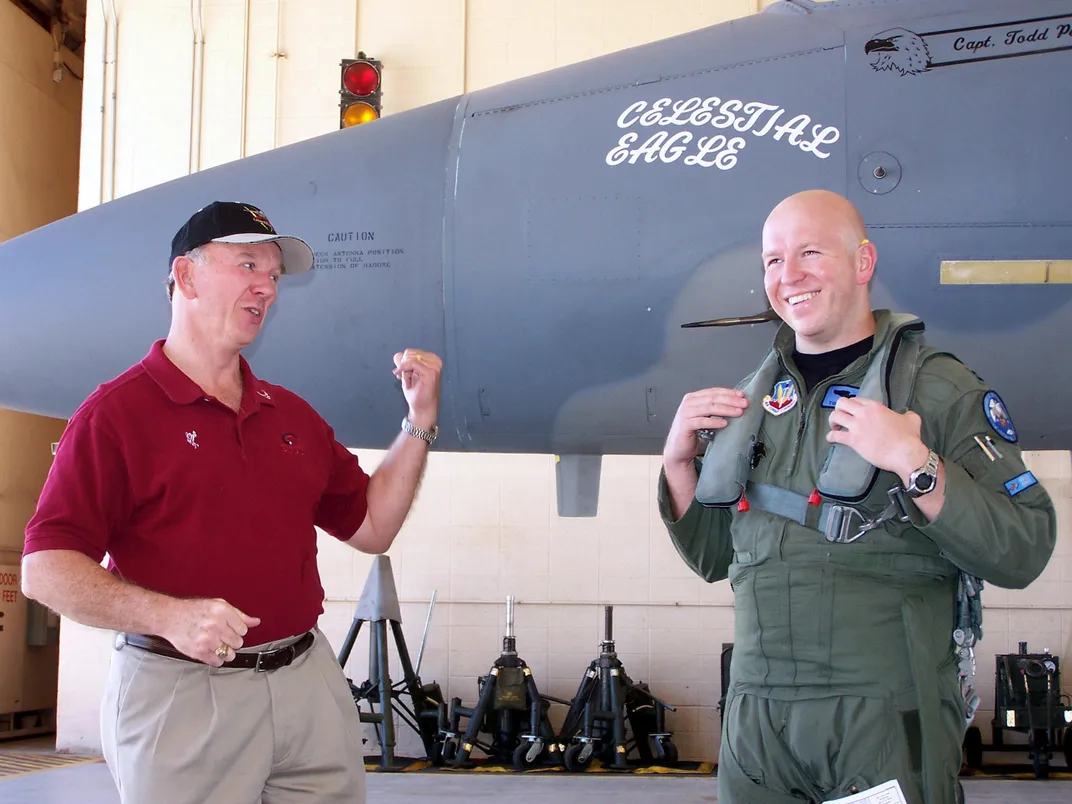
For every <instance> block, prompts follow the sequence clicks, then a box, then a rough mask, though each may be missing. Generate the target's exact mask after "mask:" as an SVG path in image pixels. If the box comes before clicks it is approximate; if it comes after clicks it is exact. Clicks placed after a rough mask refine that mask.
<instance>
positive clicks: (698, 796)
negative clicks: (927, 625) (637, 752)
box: [0, 744, 1072, 804]
mask: <svg viewBox="0 0 1072 804" xmlns="http://www.w3.org/2000/svg"><path fill="white" fill-rule="evenodd" d="M2 748H3V745H2V744H0V749H2ZM964 789H965V792H966V794H967V800H968V804H983V802H995V804H997V803H998V802H1000V804H1009V802H1016V804H1069V802H1070V801H1072V780H1067V779H1048V780H1036V779H1027V780H1024V781H1005V780H996V779H995V780H986V779H979V780H972V779H968V780H965V782H964ZM599 800H604V801H609V802H614V804H690V803H692V802H695V804H699V803H700V802H716V801H718V797H717V790H716V780H715V778H714V777H713V776H704V777H670V776H660V777H651V776H633V777H628V778H622V777H612V776H604V775H602V774H590V775H588V776H579V777H578V776H568V777H567V776H561V775H558V774H547V775H525V776H500V775H497V774H487V775H477V774H464V775H463V774H428V773H412V774H381V773H370V774H369V778H368V802H369V804H401V803H402V802H413V801H429V802H433V801H434V802H436V804H461V803H462V802H485V801H486V802H492V801H496V802H502V801H509V802H511V804H527V803H528V802H532V804H536V802H540V803H541V804H543V803H544V802H547V801H555V802H560V804H568V803H570V802H581V801H586V802H587V801H599ZM0 801H2V802H3V803H4V804H119V796H118V794H117V793H116V791H115V786H114V785H113V783H112V779H111V776H110V775H109V774H108V768H107V767H106V766H105V765H104V763H101V762H98V763H93V764H85V765H76V766H72V767H67V768H60V769H57V770H49V771H43V772H40V773H32V774H28V775H26V776H19V777H15V778H11V779H6V780H3V779H0Z"/></svg>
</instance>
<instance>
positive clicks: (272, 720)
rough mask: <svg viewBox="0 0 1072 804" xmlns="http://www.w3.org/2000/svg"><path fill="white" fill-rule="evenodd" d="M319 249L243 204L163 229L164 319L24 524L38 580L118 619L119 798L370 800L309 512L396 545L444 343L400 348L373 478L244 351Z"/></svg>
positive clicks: (108, 710)
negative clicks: (388, 436)
mask: <svg viewBox="0 0 1072 804" xmlns="http://www.w3.org/2000/svg"><path fill="white" fill-rule="evenodd" d="M312 263H313V254H312V250H311V249H310V248H309V246H308V245H307V244H306V243H305V242H304V241H302V240H300V239H299V238H295V237H289V236H283V235H280V234H278V233H277V232H276V231H275V229H274V228H273V226H272V224H271V223H270V222H269V220H268V218H267V217H266V216H265V214H264V213H263V212H262V211H261V210H259V209H257V208H256V207H254V206H252V205H249V204H241V203H232V202H215V203H213V204H210V205H209V206H207V207H205V208H203V209H201V210H199V211H198V212H197V213H195V214H194V215H193V216H192V217H191V218H190V220H189V221H187V222H186V223H185V224H184V225H183V226H182V228H181V229H180V230H179V231H178V233H177V234H176V235H175V238H174V240H173V242H172V251H171V260H170V264H169V265H170V271H169V274H168V281H167V287H168V296H169V298H171V304H172V321H171V329H170V331H169V333H168V336H167V338H166V339H165V340H161V341H158V342H156V343H154V344H153V345H152V347H151V348H150V349H149V352H148V354H147V355H146V356H145V358H144V359H143V360H141V361H140V362H139V363H137V364H136V365H134V366H132V367H131V368H130V369H128V370H127V371H125V372H124V373H123V374H121V375H120V376H119V377H116V378H115V379H113V380H111V381H109V382H107V383H105V384H103V385H101V386H100V387H99V388H98V389H97V390H96V391H95V392H94V393H93V394H92V395H91V396H90V397H89V398H88V399H86V401H85V402H84V403H83V404H82V405H81V406H80V407H79V409H78V410H77V411H76V412H75V414H74V415H73V416H72V417H71V420H70V422H69V424H68V426H67V429H66V431H65V432H64V435H63V437H62V439H61V441H60V444H59V447H58V449H57V452H56V458H55V462H54V464H53V467H52V470H51V472H50V474H49V477H48V480H47V482H46V484H45V487H44V490H43V492H42V494H41V498H40V501H39V503H38V507H37V511H36V513H35V515H34V516H33V518H32V519H31V521H30V523H29V525H28V526H27V530H26V548H25V551H24V558H23V591H24V592H25V593H26V595H27V597H30V598H33V599H35V600H38V601H40V602H41V603H43V604H44V605H46V606H48V607H49V608H51V609H53V610H55V611H58V612H59V613H61V614H63V615H65V616H67V617H69V618H71V619H72V620H75V621H77V622H80V623H84V624H86V625H89V626H93V627H97V628H107V629H113V630H115V631H117V632H118V636H117V639H116V650H115V653H114V654H113V656H112V665H111V671H110V675H109V680H108V686H107V690H106V692H105V696H104V701H103V704H102V714H101V731H102V739H103V747H104V755H105V758H106V760H107V761H108V764H109V767H110V769H111V771H112V775H113V777H114V779H115V782H116V785H117V787H118V788H119V792H120V796H121V798H122V801H123V802H124V804H147V803H148V802H152V803H153V804H187V803H188V804H204V802H209V801H219V802H227V804H257V802H261V801H263V802H264V804H292V803H295V802H309V803H310V804H311V803H312V802H317V804H326V803H327V802H340V803H341V802H347V803H348V804H349V803H350V802H363V801H364V800H365V778H364V763H363V751H362V746H361V735H360V725H359V719H358V713H357V709H356V707H355V705H354V702H353V699H352V698H351V696H350V691H349V688H348V685H347V682H346V679H345V677H344V676H343V673H342V668H341V667H340V666H339V664H338V662H337V661H336V659H335V655H334V652H333V651H332V648H331V646H330V645H329V644H328V642H327V640H326V639H325V638H324V636H323V634H321V633H320V631H319V630H318V629H317V619H318V617H319V615H320V614H321V612H322V611H323V607H322V603H323V597H324V592H323V588H322V587H321V583H320V577H319V574H318V572H317V563H316V531H315V527H320V528H322V529H323V530H324V531H325V532H327V533H329V534H331V535H332V536H334V537H335V538H336V539H339V540H340V541H343V542H345V543H346V544H349V545H350V546H351V547H354V548H355V549H357V550H361V551H363V552H367V553H381V552H384V551H385V550H387V549H388V548H389V547H390V546H391V543H392V541H393V540H394V538H395V536H396V534H397V533H398V531H399V528H401V526H402V523H403V522H404V520H405V518H406V515H407V513H408V512H409V509H410V506H411V505H412V502H413V498H414V494H415V493H416V488H417V484H418V481H419V479H420V477H421V474H422V472H423V470H424V466H425V462H426V459H427V454H428V449H429V447H430V445H431V444H432V443H433V442H434V441H435V436H436V433H437V432H438V430H437V428H436V417H437V412H438V406H439V388H440V373H441V370H442V363H441V361H440V359H439V358H438V357H437V356H436V355H434V354H431V353H428V352H421V351H418V350H415V349H406V350H404V351H403V352H400V353H398V354H396V355H395V356H394V363H395V368H394V374H395V376H396V377H398V378H399V379H400V381H401V384H402V390H403V393H404V395H405V398H406V401H407V403H408V405H409V411H408V414H407V416H406V418H405V419H404V420H403V425H402V432H400V433H399V435H398V437H397V438H396V440H395V441H394V443H393V444H392V445H391V447H390V449H389V451H388V452H387V454H386V455H385V457H384V459H383V461H382V462H381V464H380V466H379V468H378V469H377V470H376V471H375V472H374V473H373V474H372V475H371V476H369V474H367V473H366V472H365V471H364V469H363V468H362V467H361V465H360V464H359V462H358V460H357V458H356V457H355V456H354V455H353V454H352V453H350V452H349V451H348V450H347V449H346V448H345V447H344V446H343V445H342V444H340V443H339V442H338V441H337V440H336V439H335V436H334V433H333V431H332V429H331V427H330V426H329V425H328V424H327V423H326V422H325V421H324V420H323V419H322V418H321V417H320V416H319V415H318V414H317V413H316V411H315V410H313V408H312V407H311V406H310V405H309V404H308V403H306V402H305V401H304V400H302V399H301V398H300V397H298V396H297V395H295V394H293V393H291V392H289V391H287V390H286V389H285V388H281V387H279V386H277V385H272V384H271V383H268V382H265V381H264V380H262V379H259V378H258V377H256V376H255V375H254V374H253V372H252V370H251V369H250V366H249V364H248V363H247V362H246V360H245V358H244V357H242V355H241V351H242V349H243V348H244V347H246V346H248V345H249V344H251V343H253V341H254V340H255V339H256V337H257V335H258V334H259V332H260V330H261V327H262V326H263V322H264V318H265V315H266V314H267V312H268V309H269V308H270V307H271V306H272V303H273V302H274V301H275V299H276V294H277V293H278V282H279V280H280V277H281V276H283V275H289V274H296V273H301V272H303V271H307V270H309V268H311V267H312ZM105 555H107V556H109V559H110V563H109V568H108V569H107V570H106V569H104V568H103V567H102V566H101V564H102V562H103V560H104V557H105Z"/></svg>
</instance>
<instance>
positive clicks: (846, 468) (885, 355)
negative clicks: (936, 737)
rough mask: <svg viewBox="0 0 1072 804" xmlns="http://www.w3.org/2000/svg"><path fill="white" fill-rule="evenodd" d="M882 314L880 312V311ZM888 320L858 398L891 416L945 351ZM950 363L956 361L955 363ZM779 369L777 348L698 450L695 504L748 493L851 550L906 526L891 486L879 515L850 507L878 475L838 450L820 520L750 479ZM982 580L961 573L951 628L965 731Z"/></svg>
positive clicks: (825, 482)
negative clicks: (884, 530)
mask: <svg viewBox="0 0 1072 804" xmlns="http://www.w3.org/2000/svg"><path fill="white" fill-rule="evenodd" d="M881 312H883V313H886V311H881ZM888 315H889V321H890V324H889V328H890V335H889V336H888V337H887V338H885V340H884V341H883V343H882V344H881V345H880V347H879V349H878V350H877V351H876V352H875V354H874V356H873V358H872V360H871V364H870V365H869V366H868V369H867V371H866V373H865V375H864V379H863V381H862V382H861V384H860V388H859V391H858V392H857V395H858V396H859V397H862V398H865V399H873V400H875V401H877V402H880V403H882V404H883V405H886V406H887V407H889V408H890V409H891V410H894V411H896V412H898V413H904V412H905V411H906V410H908V406H909V403H910V402H911V400H912V396H913V393H914V390H915V383H916V377H917V375H918V374H919V370H920V368H921V367H922V366H923V364H924V362H925V361H926V360H928V359H929V358H931V357H934V356H936V355H939V354H946V355H948V356H950V357H954V356H953V355H949V353H947V352H940V351H937V350H934V349H930V348H927V347H926V346H925V344H924V340H923V332H924V330H925V325H924V323H923V321H922V320H921V319H919V318H918V317H916V316H913V315H904V314H901V315H897V314H888ZM954 359H956V358H955V357H954ZM782 371H783V368H782V365H781V360H780V357H779V354H778V351H777V350H776V349H775V348H773V347H772V348H771V350H770V351H769V352H768V353H767V355H766V357H765V358H764V359H763V361H762V363H760V365H759V368H758V369H757V370H756V371H755V372H754V373H753V374H752V376H751V377H750V378H749V379H748V381H747V382H746V384H745V385H744V387H743V388H742V390H743V391H744V394H745V396H746V397H747V398H748V400H749V402H750V403H751V404H750V405H749V406H748V408H747V409H746V410H745V412H744V413H743V414H742V415H741V416H740V417H737V418H731V419H729V420H728V424H727V426H726V427H724V428H722V429H721V430H717V431H714V434H713V435H711V436H709V437H710V442H709V443H708V445H707V448H706V450H705V452H704V457H703V462H702V466H701V469H700V476H699V480H698V482H697V486H696V500H697V502H699V503H700V504H701V505H704V506H709V507H719V508H724V507H729V506H731V505H736V504H737V503H738V502H739V501H740V500H741V497H742V496H744V495H745V492H746V490H747V498H748V502H749V506H751V507H755V508H758V509H762V510H764V511H767V512H768V513H771V514H774V515H775V516H780V517H785V518H787V519H791V520H793V521H795V522H798V523H799V524H801V525H804V526H805V527H815V528H817V529H818V530H820V531H822V532H823V534H824V535H825V537H826V539H827V540H828V541H831V542H836V543H840V544H851V543H852V542H854V541H856V540H857V539H859V538H860V537H862V536H863V535H864V534H865V533H867V532H868V531H869V530H872V529H874V528H878V527H887V526H888V525H889V524H892V523H895V522H896V523H910V521H911V517H910V515H909V513H908V509H907V508H906V505H905V500H904V495H903V492H904V489H903V488H902V487H901V485H900V484H895V485H894V486H893V487H892V488H890V489H889V490H888V492H887V494H888V496H889V500H890V502H889V505H887V506H886V508H885V509H884V510H883V511H882V512H881V513H879V514H878V515H877V516H868V515H867V512H864V511H862V510H861V509H860V508H858V507H856V505H855V504H858V503H860V502H862V501H863V500H865V499H866V498H867V497H868V496H869V495H870V493H871V491H872V490H873V488H874V485H875V482H876V480H877V479H878V476H879V470H878V469H877V468H876V467H875V466H873V465H872V464H870V463H868V462H867V461H865V460H864V459H863V458H861V457H860V456H859V454H858V453H857V452H856V451H855V450H853V449H852V448H851V447H848V446H846V445H844V444H831V445H830V449H829V451H828V452H827V457H826V460H825V462H824V463H823V466H822V470H821V472H820V474H819V477H818V479H817V482H816V484H815V488H816V490H817V491H818V493H819V495H820V496H821V498H822V502H821V504H820V505H819V515H818V517H817V518H816V517H815V514H814V507H815V506H814V504H813V503H814V501H813V500H811V499H809V498H808V497H805V496H803V495H801V494H798V493H797V492H795V491H791V490H790V489H786V488H781V487H778V486H772V485H768V484H753V483H750V482H749V480H748V477H749V474H750V472H751V469H752V460H753V454H754V450H755V448H756V444H757V441H758V435H759V430H760V425H761V424H762V421H763V416H764V415H765V411H764V408H763V406H762V405H760V404H758V402H759V401H760V400H762V399H763V397H764V396H766V395H767V394H769V393H770V392H771V389H772V388H773V387H774V384H775V381H776V380H777V378H778V376H779V375H780V374H781V373H782ZM982 587H983V582H982V580H981V579H979V578H977V577H975V576H972V575H968V574H967V573H965V572H963V571H961V572H960V577H959V584H958V591H957V612H956V627H955V629H954V631H953V641H954V643H955V644H956V646H957V654H958V658H959V660H960V662H959V668H958V675H959V677H960V682H961V691H962V693H963V694H964V700H965V718H966V723H965V727H967V726H968V725H970V724H971V721H972V720H973V719H974V717H975V712H976V710H977V709H978V707H979V703H980V698H979V695H978V694H977V693H976V692H975V690H974V688H973V686H972V681H973V680H974V676H975V655H974V647H975V644H976V642H977V641H978V640H980V639H982V635H983V634H982V603H981V598H980V593H981V590H982Z"/></svg>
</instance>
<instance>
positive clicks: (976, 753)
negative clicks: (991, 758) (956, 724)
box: [964, 726, 983, 768]
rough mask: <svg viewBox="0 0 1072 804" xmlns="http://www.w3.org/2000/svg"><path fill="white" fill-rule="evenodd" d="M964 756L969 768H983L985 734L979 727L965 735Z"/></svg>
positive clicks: (973, 728)
mask: <svg viewBox="0 0 1072 804" xmlns="http://www.w3.org/2000/svg"><path fill="white" fill-rule="evenodd" d="M964 754H965V759H966V761H967V763H968V767H969V768H981V767H982V766H983V734H982V732H981V731H979V729H978V727H977V726H972V727H971V728H969V729H968V731H967V732H966V733H965V734H964Z"/></svg>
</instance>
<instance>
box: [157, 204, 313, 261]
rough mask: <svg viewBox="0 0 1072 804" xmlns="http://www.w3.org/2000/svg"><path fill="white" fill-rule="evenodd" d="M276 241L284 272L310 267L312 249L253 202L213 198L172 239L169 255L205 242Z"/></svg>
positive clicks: (175, 254) (173, 255)
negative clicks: (281, 230) (280, 230)
mask: <svg viewBox="0 0 1072 804" xmlns="http://www.w3.org/2000/svg"><path fill="white" fill-rule="evenodd" d="M268 242H274V243H277V244H278V245H279V250H280V251H281V252H282V254H283V273H284V274H300V273H304V272H305V271H308V270H309V269H310V268H312V267H313V250H312V249H311V248H310V247H309V244H308V243H306V242H305V241H304V240H302V239H301V238H300V237H294V236H292V235H281V234H279V233H278V232H277V231H276V230H275V227H274V226H272V223H271V221H269V220H268V216H267V215H265V214H264V213H263V212H262V211H261V210H260V209H258V208H257V207H255V206H253V205H252V204H243V203H239V202H237V201H213V202H212V203H211V204H209V205H208V206H207V207H203V208H201V209H199V210H197V212H195V213H194V214H193V215H192V216H191V217H190V220H188V221H186V223H184V224H183V225H182V228H181V229H179V231H178V232H176V233H175V237H174V238H173V239H172V241H171V259H170V260H168V270H169V271H170V270H171V264H172V263H173V262H174V261H175V258H176V257H179V256H181V255H183V254H188V253H189V252H191V251H193V250H194V249H195V248H198V247H199V246H203V245H205V244H206V243H268Z"/></svg>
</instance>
